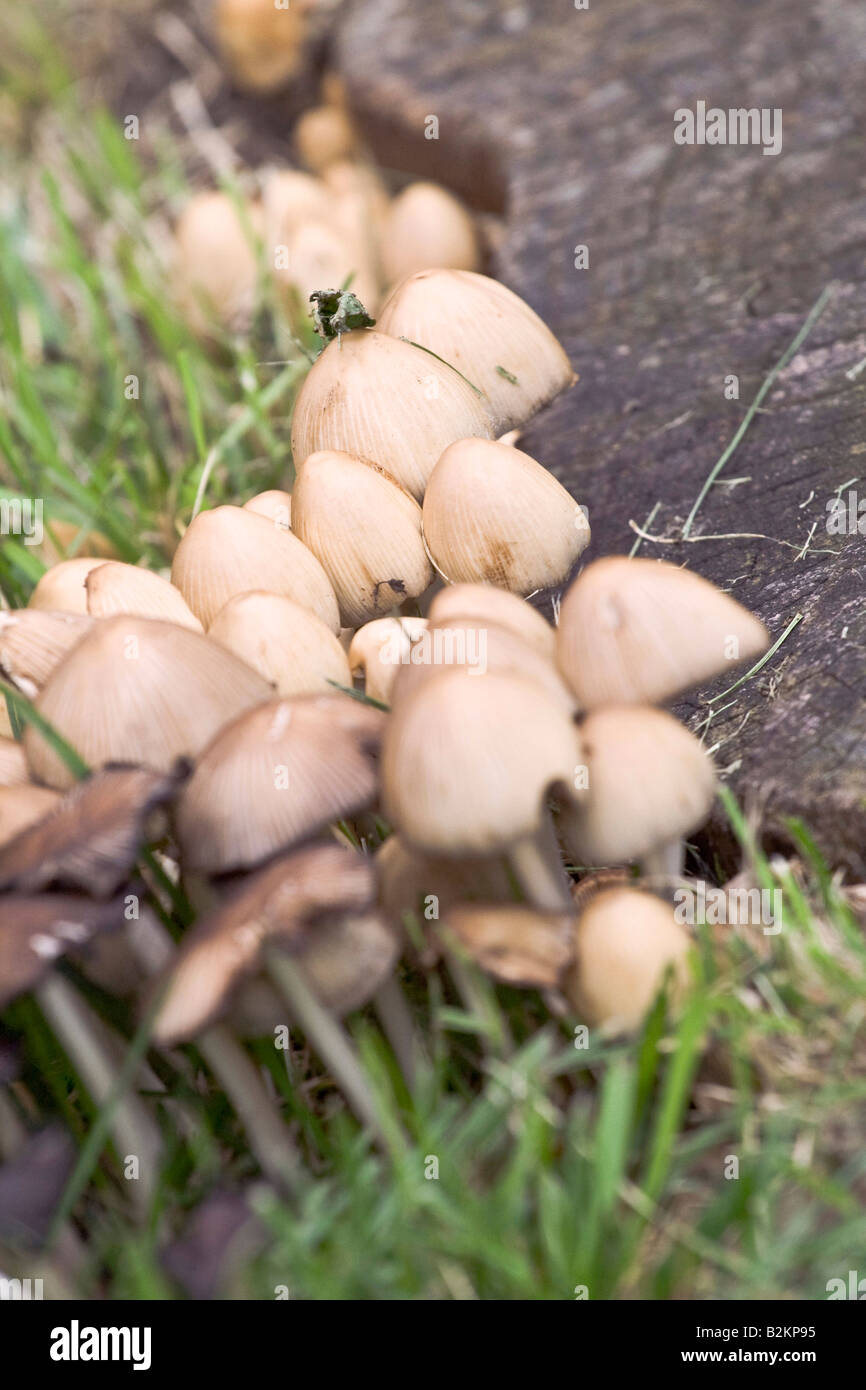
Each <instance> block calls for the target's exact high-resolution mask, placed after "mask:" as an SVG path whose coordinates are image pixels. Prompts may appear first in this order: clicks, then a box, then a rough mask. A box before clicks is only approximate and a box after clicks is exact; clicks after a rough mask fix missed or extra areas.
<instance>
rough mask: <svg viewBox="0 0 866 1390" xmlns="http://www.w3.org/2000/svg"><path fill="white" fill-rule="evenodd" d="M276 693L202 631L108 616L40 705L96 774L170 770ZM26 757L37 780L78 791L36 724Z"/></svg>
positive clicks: (62, 668) (54, 678)
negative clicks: (111, 767) (116, 768)
mask: <svg viewBox="0 0 866 1390" xmlns="http://www.w3.org/2000/svg"><path fill="white" fill-rule="evenodd" d="M270 694H271V687H270V686H269V685H268V683H267V681H265V680H264V679H263V678H262V677H261V676H260V675H259V674H258V672H256V671H253V670H251V669H250V667H249V666H247V665H246V664H245V663H244V662H242V661H239V660H238V658H237V657H236V656H233V655H232V653H231V652H227V651H226V650H225V648H223V647H220V646H219V645H218V643H216V642H211V641H210V640H209V639H208V638H207V637H203V636H202V635H201V634H200V633H197V632H191V631H190V629H189V628H185V627H178V626H177V625H176V624H174V623H164V622H158V621H156V620H155V619H151V618H136V617H133V616H126V617H118V618H103V619H101V620H100V622H98V623H97V624H96V625H95V626H94V627H93V629H92V631H91V632H89V633H88V634H87V636H85V637H83V638H82V639H81V641H80V642H79V643H78V644H77V645H76V646H75V647H74V648H73V650H72V651H71V652H69V654H68V655H67V656H66V657H65V658H64V660H63V661H62V662H61V663H60V665H59V666H58V667H57V668H56V670H55V671H54V673H53V674H52V675H51V676H50V677H49V679H48V681H47V683H46V685H45V687H44V689H43V690H42V692H41V694H40V695H39V697H38V699H37V701H36V708H37V711H38V712H39V714H41V715H42V717H43V718H44V719H46V720H47V721H48V723H49V724H51V725H53V727H54V729H55V730H56V731H57V732H58V733H59V734H60V735H61V737H63V738H64V739H66V741H67V742H68V743H70V744H71V745H72V747H73V748H74V749H76V750H77V752H78V753H79V755H80V756H81V758H82V759H83V760H84V761H85V763H87V764H88V765H89V766H90V767H91V768H97V767H102V766H104V764H106V763H112V762H124V763H141V764H143V765H144V766H145V767H150V768H152V769H153V770H154V771H157V772H169V771H170V770H171V769H172V768H173V767H174V764H175V762H176V760H177V759H178V758H179V757H184V756H190V757H194V756H195V755H196V754H197V753H198V752H199V751H200V750H201V749H202V748H203V747H204V745H205V744H206V743H207V741H208V740H209V739H210V738H212V737H213V735H214V734H215V733H216V731H217V729H219V728H221V727H222V725H223V724H225V723H226V722H227V721H228V720H229V719H231V718H233V716H234V715H236V714H238V713H240V711H241V710H243V709H247V708H249V707H250V706H251V705H255V704H258V703H260V702H261V701H262V700H266V699H267V698H268V696H269V695H270ZM24 750H25V753H26V755H27V761H28V764H29V766H30V770H31V772H32V774H33V775H34V777H36V778H38V780H39V781H41V782H45V783H47V784H48V785H49V786H52V787H60V788H66V787H69V786H71V785H72V783H73V781H74V780H75V777H74V774H73V773H72V772H71V771H70V770H69V768H68V767H67V766H66V764H65V763H64V762H63V760H62V759H61V758H60V756H59V754H58V753H57V752H55V750H54V748H53V747H52V745H51V744H50V743H49V742H48V741H47V739H46V738H45V736H44V735H43V734H42V733H41V732H40V731H39V730H38V729H37V728H35V727H34V726H33V725H32V724H30V725H28V727H27V730H26V732H25V734H24Z"/></svg>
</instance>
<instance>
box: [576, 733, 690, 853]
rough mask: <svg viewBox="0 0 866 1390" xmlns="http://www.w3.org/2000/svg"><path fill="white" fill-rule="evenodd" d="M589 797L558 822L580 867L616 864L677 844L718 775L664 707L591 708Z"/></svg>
mask: <svg viewBox="0 0 866 1390" xmlns="http://www.w3.org/2000/svg"><path fill="white" fill-rule="evenodd" d="M581 738H582V743H583V750H584V753H585V756H586V763H587V767H588V770H589V787H588V795H587V796H586V797H585V799H584V800H583V801H581V803H580V805H579V806H578V807H577V809H575V810H574V811H572V812H567V813H566V815H565V817H564V819H563V822H562V825H563V833H564V836H565V839H566V842H567V845H568V849H569V851H570V853H571V854H573V855H574V856H575V858H576V859H577V862H578V863H581V864H594V865H599V864H620V863H624V862H626V861H629V860H632V859H639V858H642V857H643V856H644V855H646V854H649V853H650V852H651V851H652V850H654V849H656V848H660V847H662V846H664V845H667V844H669V843H670V842H671V841H675V840H679V839H682V838H683V836H685V835H688V834H690V833H691V832H692V831H694V830H697V829H698V827H699V826H701V825H702V824H703V822H704V821H705V820H706V818H707V816H708V814H709V811H710V807H711V806H712V804H713V799H714V797H715V791H716V778H715V772H714V769H713V764H712V761H711V759H710V758H709V757H708V756H707V753H706V751H705V749H704V747H703V745H702V744H701V743H699V741H698V740H697V739H696V738H695V737H694V735H693V734H690V733H689V731H688V729H685V728H683V726H682V724H678V723H677V721H676V720H675V719H674V718H673V717H672V716H671V715H669V714H666V713H665V712H664V711H663V710H657V709H652V708H649V707H644V706H641V707H639V708H636V707H634V706H628V705H625V706H621V707H612V708H610V709H600V710H595V711H594V712H593V713H592V714H590V715H589V716H588V717H587V719H585V720H584V722H583V724H582V725H581Z"/></svg>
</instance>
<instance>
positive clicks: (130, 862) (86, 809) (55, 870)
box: [0, 767, 183, 898]
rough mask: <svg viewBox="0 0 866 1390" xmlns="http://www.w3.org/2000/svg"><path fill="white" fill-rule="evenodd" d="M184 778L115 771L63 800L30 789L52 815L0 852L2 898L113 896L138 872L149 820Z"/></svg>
mask: <svg viewBox="0 0 866 1390" xmlns="http://www.w3.org/2000/svg"><path fill="white" fill-rule="evenodd" d="M182 775H183V770H182V768H178V769H177V770H175V771H173V772H171V773H169V774H167V775H166V774H164V773H161V772H150V771H148V770H147V768H141V767H110V768H105V769H104V770H103V771H102V772H95V773H93V774H92V775H91V776H90V777H88V778H87V779H86V780H85V781H83V782H79V783H77V784H76V786H74V787H73V788H72V789H71V791H69V792H67V793H66V795H65V796H64V797H59V796H58V795H57V793H56V792H50V791H45V790H44V789H43V788H41V787H32V788H26V790H28V791H32V792H37V793H39V794H40V795H41V796H42V797H45V798H46V799H47V800H46V809H45V810H44V811H43V812H42V813H41V814H40V815H39V817H38V819H37V820H36V821H35V823H32V824H30V825H29V826H28V827H27V828H26V829H24V828H22V829H21V830H20V831H19V833H18V834H17V836H16V837H15V839H14V840H12V841H10V842H9V843H7V844H5V845H2V847H0V893H5V892H8V891H9V890H10V889H14V890H15V891H16V892H19V893H41V892H42V891H43V890H44V889H46V888H49V887H59V888H63V889H78V890H80V891H81V892H85V893H89V894H90V896H91V897H96V898H107V897H110V896H111V895H112V894H113V893H116V892H117V890H118V889H119V888H120V887H121V885H122V884H123V883H124V882H125V881H126V880H127V878H128V877H129V875H130V873H131V871H132V869H133V866H134V864H135V860H136V857H137V855H138V852H139V850H140V848H141V845H142V842H143V840H144V836H145V826H146V822H147V820H148V817H149V816H150V814H151V812H152V811H154V810H155V809H156V808H157V807H158V806H162V805H165V803H166V802H168V801H169V800H170V799H171V798H172V797H173V796H174V794H175V792H176V791H177V788H178V785H179V782H180V779H181V777H182ZM0 814H2V803H0Z"/></svg>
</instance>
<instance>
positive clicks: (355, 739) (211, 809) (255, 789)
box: [176, 694, 383, 874]
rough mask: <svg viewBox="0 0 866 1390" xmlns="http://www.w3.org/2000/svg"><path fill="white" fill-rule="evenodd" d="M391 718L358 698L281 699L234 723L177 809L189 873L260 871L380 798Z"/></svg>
mask: <svg viewBox="0 0 866 1390" xmlns="http://www.w3.org/2000/svg"><path fill="white" fill-rule="evenodd" d="M382 727H383V716H382V714H381V713H380V712H379V711H378V710H375V709H372V708H370V707H369V706H365V705H363V704H360V703H358V701H356V700H353V699H352V698H351V696H348V695H340V694H334V695H308V696H303V697H301V698H298V699H293V700H271V701H269V702H268V703H267V704H264V705H260V706H259V707H258V709H254V710H250V711H249V713H247V714H246V715H244V716H242V717H241V718H239V719H236V720H234V721H233V722H232V723H231V724H229V725H227V727H226V728H224V729H223V730H222V731H221V732H220V733H219V734H218V736H217V737H216V738H215V739H214V740H213V742H212V743H211V744H210V745H209V747H208V748H206V749H205V751H204V753H203V754H202V756H201V757H200V759H199V761H198V764H197V766H196V768H195V771H194V772H193V775H192V777H191V779H190V781H189V782H188V783H187V785H186V787H185V788H184V790H183V792H182V794H181V797H180V800H179V802H178V808H177V818H176V819H177V833H178V837H179V840H180V845H181V850H182V861H183V865H184V868H185V869H186V870H187V871H189V870H192V871H195V872H199V873H210V874H219V873H225V872H227V871H228V870H232V869H240V868H251V867H252V866H254V865H256V864H260V863H261V862H262V861H263V860H265V859H267V858H269V857H270V856H271V855H273V854H275V853H276V852H277V851H279V850H285V849H288V848H290V847H291V846H292V845H295V844H297V843H298V842H299V841H301V840H302V839H305V838H307V837H309V836H311V835H314V834H317V833H318V832H319V831H321V830H323V829H324V828H325V827H326V826H327V825H329V824H331V822H333V821H336V820H339V819H341V818H342V817H344V816H350V815H353V814H355V813H356V812H358V811H361V810H363V809H364V808H365V807H367V806H370V805H371V804H372V803H373V802H374V801H375V799H376V792H377V759H378V753H379V744H380V740H381V737H382Z"/></svg>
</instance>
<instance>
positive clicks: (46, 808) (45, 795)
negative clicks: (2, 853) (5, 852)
mask: <svg viewBox="0 0 866 1390" xmlns="http://www.w3.org/2000/svg"><path fill="white" fill-rule="evenodd" d="M59 803H60V796H59V795H58V793H57V792H53V791H49V790H48V788H47V787H32V786H29V785H26V784H25V785H19V786H15V787H0V845H6V844H8V843H9V841H10V840H14V839H15V838H16V836H17V835H20V834H21V832H22V831H23V830H27V829H28V827H29V826H31V825H36V824H37V822H39V821H41V820H44V819H45V817H46V816H48V815H50V814H51V812H52V811H53V810H54V809H55V807H56V806H58V805H59Z"/></svg>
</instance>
